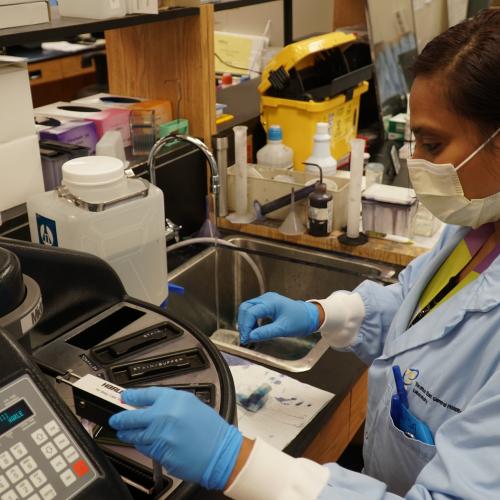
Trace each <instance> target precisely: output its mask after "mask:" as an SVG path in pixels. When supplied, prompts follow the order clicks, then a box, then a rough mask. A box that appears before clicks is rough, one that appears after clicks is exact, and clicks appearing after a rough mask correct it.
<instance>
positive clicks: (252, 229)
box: [217, 219, 429, 267]
mask: <svg viewBox="0 0 500 500" xmlns="http://www.w3.org/2000/svg"><path fill="white" fill-rule="evenodd" d="M278 224H279V222H278V223H276V221H265V222H264V223H254V224H231V223H230V222H228V221H227V220H226V219H218V221H217V225H218V226H219V227H220V228H221V229H228V230H231V231H235V232H240V233H245V234H250V235H253V236H260V237H263V238H269V239H272V240H279V241H287V242H288V243H295V244H297V245H304V246H307V247H312V248H317V249H318V250H327V251H331V252H338V253H344V254H349V255H353V256H355V257H361V258H365V259H371V260H376V261H379V262H385V263H387V264H395V265H397V266H402V267H406V266H407V265H408V264H409V263H410V262H411V261H412V260H413V259H415V258H416V257H418V256H419V255H422V254H424V253H426V252H428V251H429V249H428V248H422V247H419V246H416V245H404V244H402V243H395V242H393V241H386V240H381V239H376V238H370V239H369V240H368V243H366V244H365V245H360V246H352V247H351V246H348V245H342V244H341V243H340V242H339V240H338V237H339V236H340V235H341V234H342V233H341V232H340V231H333V233H332V234H331V235H330V236H327V237H324V238H317V237H315V236H311V235H310V234H301V235H300V236H286V235H284V234H281V233H280V232H279V231H278V228H277V226H278Z"/></svg>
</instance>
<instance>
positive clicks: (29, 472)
mask: <svg viewBox="0 0 500 500" xmlns="http://www.w3.org/2000/svg"><path fill="white" fill-rule="evenodd" d="M0 3H1V2H0ZM20 394H22V398H21V399H20ZM0 413H2V417H3V421H2V422H3V426H4V428H6V430H3V433H2V434H1V435H0V500H56V499H59V498H73V497H75V495H80V494H81V493H82V492H84V490H85V487H86V486H88V485H89V484H90V483H92V482H93V481H94V480H95V479H96V478H97V475H96V472H95V469H94V468H93V467H92V465H91V464H90V463H89V462H88V461H87V457H86V456H85V455H84V454H83V452H82V450H81V449H80V447H79V446H78V444H77V442H76V441H75V440H74V439H73V438H72V436H71V434H70V433H69V432H68V430H67V429H66V427H65V425H64V424H63V421H62V420H59V419H58V418H57V416H56V414H55V413H54V411H53V408H52V407H51V405H50V404H49V403H48V402H47V401H45V400H44V397H43V393H41V392H40V391H39V389H38V388H37V387H36V386H35V384H34V383H33V382H32V381H31V379H30V378H29V377H28V375H26V376H23V377H21V378H20V379H18V380H17V381H16V382H15V383H14V384H11V385H9V386H5V387H3V388H0ZM6 418H10V419H11V420H9V421H7V420H6ZM5 422H7V424H8V426H7V424H6V423H5ZM83 496H85V495H83Z"/></svg>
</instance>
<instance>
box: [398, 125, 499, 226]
mask: <svg viewBox="0 0 500 500" xmlns="http://www.w3.org/2000/svg"><path fill="white" fill-rule="evenodd" d="M499 132H500V128H499V129H497V130H496V132H494V133H493V134H492V135H491V136H490V137H489V139H488V140H486V141H485V142H484V143H483V144H481V146H479V147H478V148H477V149H476V150H475V151H474V152H473V153H472V154H471V155H470V156H468V157H467V158H466V159H465V160H464V161H463V162H462V163H460V165H458V167H457V168H455V167H454V166H453V165H452V164H451V163H444V164H436V163H431V162H430V161H427V160H418V159H409V160H408V171H409V174H410V179H411V182H412V184H413V188H414V189H415V192H416V193H417V196H418V198H419V199H420V201H421V202H422V204H423V205H424V206H425V207H426V208H427V209H428V210H429V211H430V212H431V213H432V214H434V215H435V216H436V217H437V218H438V219H440V220H442V221H443V222H445V223H447V224H456V225H458V226H467V227H472V228H476V227H480V226H482V225H483V224H486V223H488V222H496V221H498V220H500V192H498V193H496V194H493V195H491V196H488V197H486V198H481V199H478V200H469V199H468V198H466V197H465V194H464V190H463V189H462V184H461V183H460V178H459V177H458V173H457V172H458V170H460V169H461V168H462V167H463V166H464V165H465V164H466V163H468V162H469V161H470V160H471V159H472V158H474V156H476V155H477V154H478V153H479V152H480V151H481V150H482V149H483V148H484V147H485V146H486V145H487V144H488V143H489V142H490V141H491V140H493V139H494V137H495V136H496V135H497V134H498V133H499Z"/></svg>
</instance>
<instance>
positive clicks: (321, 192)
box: [307, 163, 333, 236]
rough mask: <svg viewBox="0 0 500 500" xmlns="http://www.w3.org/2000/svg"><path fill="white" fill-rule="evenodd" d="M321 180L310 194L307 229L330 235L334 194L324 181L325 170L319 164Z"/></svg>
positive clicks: (311, 231)
mask: <svg viewBox="0 0 500 500" xmlns="http://www.w3.org/2000/svg"><path fill="white" fill-rule="evenodd" d="M309 165H314V166H316V167H318V168H319V171H320V180H319V182H317V183H316V188H315V189H314V191H313V192H312V193H311V194H310V195H309V198H308V207H307V229H308V231H309V234H311V235H312V236H328V235H329V234H330V233H331V232H332V230H333V196H332V195H331V194H329V193H328V191H327V188H326V184H325V183H323V170H322V169H321V167H320V166H319V165H316V164H314V163H310V164H309Z"/></svg>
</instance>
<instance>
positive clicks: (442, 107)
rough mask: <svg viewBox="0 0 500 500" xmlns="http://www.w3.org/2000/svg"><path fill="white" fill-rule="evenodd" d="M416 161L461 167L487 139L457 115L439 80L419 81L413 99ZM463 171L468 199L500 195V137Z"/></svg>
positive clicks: (462, 177) (412, 110) (430, 78)
mask: <svg viewBox="0 0 500 500" xmlns="http://www.w3.org/2000/svg"><path fill="white" fill-rule="evenodd" d="M410 112H411V128H412V130H413V132H414V134H415V138H416V145H415V148H414V153H413V158H421V159H424V160H428V161H430V162H432V163H451V164H452V165H454V166H455V167H457V166H458V165H460V163H462V162H463V161H464V160H465V159H466V158H467V157H468V156H469V155H470V154H471V153H472V152H473V151H474V150H475V149H477V148H478V147H479V146H480V145H481V144H482V143H483V142H484V141H485V140H486V139H487V137H484V136H483V135H482V134H481V133H480V131H479V129H478V127H477V126H476V125H475V124H474V123H473V122H471V121H470V120H467V119H465V118H463V117H461V116H460V115H458V114H456V113H455V112H454V111H453V109H451V105H449V104H448V99H447V97H446V95H445V94H444V92H443V81H442V79H440V78H439V76H435V77H429V78H427V77H417V78H416V79H415V81H414V83H413V86H412V89H411V97H410ZM489 146H490V147H486V148H484V149H483V150H482V151H480V152H479V153H478V154H477V155H476V156H474V158H472V159H471V160H469V162H467V163H466V164H465V165H464V166H463V167H462V168H461V169H460V170H459V171H458V176H459V177H460V182H461V184H462V187H463V190H464V193H465V196H466V197H467V198H469V199H470V200H471V199H478V198H485V197H487V196H490V195H492V194H495V193H497V192H499V191H500V133H499V134H498V135H497V136H496V137H495V139H494V140H493V141H492V142H491V143H490V145H489Z"/></svg>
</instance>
